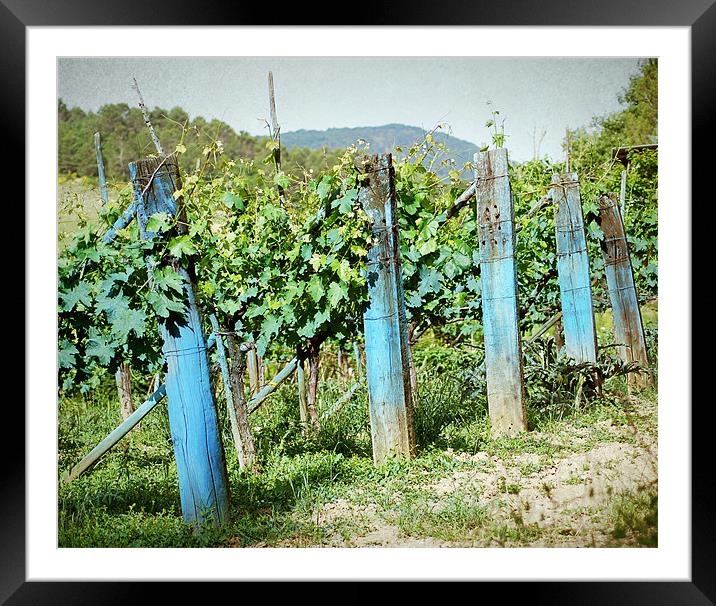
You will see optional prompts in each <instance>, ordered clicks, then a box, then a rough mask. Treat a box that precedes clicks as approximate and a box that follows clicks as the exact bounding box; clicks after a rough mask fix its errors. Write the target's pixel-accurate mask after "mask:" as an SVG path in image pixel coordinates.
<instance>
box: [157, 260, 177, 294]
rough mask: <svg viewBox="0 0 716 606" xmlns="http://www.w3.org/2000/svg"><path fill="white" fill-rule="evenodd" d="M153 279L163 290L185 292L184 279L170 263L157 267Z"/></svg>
mask: <svg viewBox="0 0 716 606" xmlns="http://www.w3.org/2000/svg"><path fill="white" fill-rule="evenodd" d="M153 279H154V284H155V285H156V286H158V287H159V288H160V289H161V290H173V291H175V292H176V293H178V294H183V292H184V279H183V278H182V276H181V275H179V274H178V273H177V272H176V271H174V269H173V268H172V267H169V266H168V265H165V266H164V267H159V268H157V269H155V270H154V273H153Z"/></svg>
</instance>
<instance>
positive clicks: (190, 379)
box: [129, 156, 228, 524]
mask: <svg viewBox="0 0 716 606" xmlns="http://www.w3.org/2000/svg"><path fill="white" fill-rule="evenodd" d="M129 174H130V176H131V178H132V183H133V186H134V191H135V203H136V205H137V219H138V223H139V230H140V234H141V237H142V239H147V238H148V237H150V235H151V234H148V233H147V231H146V225H147V221H148V220H149V218H150V217H151V216H152V215H153V214H155V213H158V212H164V213H168V214H169V215H171V216H175V215H176V214H177V213H181V209H180V208H179V207H178V204H177V201H176V200H175V199H174V196H173V193H174V191H176V190H179V189H181V181H180V178H179V168H178V166H177V162H176V158H175V157H173V156H169V157H168V158H166V159H164V160H160V159H159V158H149V159H147V160H140V161H138V162H133V163H131V164H130V165H129ZM173 266H174V268H175V270H176V271H177V273H178V274H179V275H181V276H182V279H183V280H184V285H185V286H184V289H185V296H186V312H185V315H184V317H183V318H181V319H179V321H177V322H162V323H160V325H159V332H160V335H161V337H162V341H163V345H162V353H163V354H164V358H165V360H166V362H167V374H166V390H167V399H168V411H169V425H170V429H171V435H172V442H173V444H174V455H175V459H176V464H177V472H178V477H179V495H180V498H181V506H182V512H183V515H184V521H185V522H186V523H195V522H204V521H205V520H207V521H212V522H213V523H215V524H220V523H223V522H224V521H226V519H227V516H228V488H227V478H226V463H225V459H224V451H223V447H222V444H221V437H220V433H219V424H218V419H217V413H216V404H215V402H214V396H213V392H212V388H211V378H210V374H209V360H208V356H207V346H206V341H205V339H204V332H203V328H202V323H201V318H200V316H199V310H198V308H197V305H196V301H195V299H194V288H193V285H192V281H191V278H190V277H189V274H188V272H187V271H186V270H185V269H183V268H182V267H180V266H179V264H178V263H176V262H173Z"/></svg>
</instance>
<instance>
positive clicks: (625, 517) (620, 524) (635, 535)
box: [610, 486, 659, 547]
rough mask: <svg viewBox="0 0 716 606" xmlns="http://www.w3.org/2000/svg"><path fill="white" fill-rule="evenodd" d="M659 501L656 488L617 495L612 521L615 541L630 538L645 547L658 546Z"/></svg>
mask: <svg viewBox="0 0 716 606" xmlns="http://www.w3.org/2000/svg"><path fill="white" fill-rule="evenodd" d="M658 512H659V499H658V495H657V491H656V487H655V486H645V487H643V489H642V490H639V491H637V492H633V493H625V494H620V495H617V496H616V498H615V500H614V503H613V504H612V507H611V515H610V520H611V523H612V525H613V528H612V531H611V533H612V537H613V538H614V539H617V540H619V539H626V538H630V539H632V540H634V541H635V542H636V543H637V544H638V545H642V546H644V547H657V546H658V518H659V513H658Z"/></svg>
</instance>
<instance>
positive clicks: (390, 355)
mask: <svg viewBox="0 0 716 606" xmlns="http://www.w3.org/2000/svg"><path fill="white" fill-rule="evenodd" d="M363 168H364V175H362V177H363V180H362V181H361V187H360V189H359V193H358V197H359V200H360V202H361V204H362V206H363V209H364V210H365V212H366V214H367V215H368V217H369V218H370V220H371V221H372V224H373V227H372V229H373V241H372V245H371V247H370V250H369V251H368V258H367V261H366V266H367V282H368V298H369V305H368V309H367V310H366V312H365V314H364V316H363V325H364V332H365V354H366V376H367V380H368V401H369V405H370V424H371V436H372V442H373V461H374V462H375V464H376V465H380V464H382V463H383V462H384V461H385V460H386V459H387V458H388V457H389V456H391V455H398V456H406V457H412V456H414V454H415V435H414V430H413V408H412V394H411V390H410V376H409V373H408V355H407V347H408V343H407V327H406V324H405V315H404V306H403V301H402V294H403V289H402V284H401V279H402V278H401V269H400V248H399V242H398V219H397V207H396V196H395V183H394V176H393V164H392V158H391V155H390V154H385V155H382V156H373V157H370V158H366V159H365V160H364V163H363Z"/></svg>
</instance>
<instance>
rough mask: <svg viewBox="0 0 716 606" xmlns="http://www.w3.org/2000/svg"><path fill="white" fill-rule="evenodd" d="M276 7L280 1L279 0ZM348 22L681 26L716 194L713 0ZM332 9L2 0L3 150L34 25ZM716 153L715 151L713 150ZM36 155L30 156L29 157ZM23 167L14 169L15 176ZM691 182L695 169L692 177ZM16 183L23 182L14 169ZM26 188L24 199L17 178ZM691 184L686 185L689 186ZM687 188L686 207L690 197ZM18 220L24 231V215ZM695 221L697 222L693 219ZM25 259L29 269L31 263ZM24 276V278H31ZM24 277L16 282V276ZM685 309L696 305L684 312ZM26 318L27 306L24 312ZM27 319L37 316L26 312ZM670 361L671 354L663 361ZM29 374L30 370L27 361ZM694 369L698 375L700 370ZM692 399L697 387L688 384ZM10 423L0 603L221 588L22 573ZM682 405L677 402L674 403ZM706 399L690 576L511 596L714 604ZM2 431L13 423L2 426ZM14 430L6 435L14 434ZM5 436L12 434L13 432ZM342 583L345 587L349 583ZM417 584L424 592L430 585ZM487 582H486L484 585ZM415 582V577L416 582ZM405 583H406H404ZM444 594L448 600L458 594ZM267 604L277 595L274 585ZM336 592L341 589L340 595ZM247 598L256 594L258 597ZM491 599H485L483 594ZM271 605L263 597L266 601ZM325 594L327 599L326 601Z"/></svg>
mask: <svg viewBox="0 0 716 606" xmlns="http://www.w3.org/2000/svg"><path fill="white" fill-rule="evenodd" d="M277 6H278V5H277ZM348 9H349V10H347V11H346V12H347V14H348V15H349V16H350V17H351V21H350V22H349V23H350V25H452V26H460V25H503V26H509V25H530V26H600V25H604V26H615V25H623V26H635V25H636V26H684V27H690V30H691V41H692V47H691V59H692V65H691V70H692V72H691V76H692V78H691V86H692V115H691V117H692V160H693V168H692V175H691V177H692V179H691V192H692V199H694V200H695V199H703V200H704V202H705V203H708V202H709V201H710V200H711V198H712V196H713V194H712V193H711V192H707V190H706V187H707V186H708V185H707V184H706V183H705V182H704V181H703V180H702V181H701V182H699V181H697V179H696V178H695V175H696V173H695V171H696V169H697V163H696V161H695V159H696V158H697V157H698V156H697V151H698V150H699V149H702V150H708V149H709V147H710V146H712V142H713V141H714V136H713V135H714V132H713V119H712V118H711V114H712V112H713V107H714V101H715V100H716V95H715V94H714V93H715V92H716V76H715V75H714V69H713V66H714V62H713V59H714V57H716V35H715V34H716V8H715V7H714V6H713V0H680V1H679V2H675V1H674V0H642V1H641V2H635V1H628V0H620V1H614V0H591V1H590V2H575V1H574V0H543V1H541V2H536V1H534V0H519V1H513V2H496V1H494V0H493V1H492V2H487V1H486V0H474V1H472V2H469V3H468V2H455V1H454V0H451V1H448V2H440V3H434V2H426V1H425V0H420V1H418V0H397V1H393V2H390V3H387V2H384V3H376V4H375V5H373V4H360V5H353V7H352V8H351V7H348ZM338 14H340V12H339V10H338V9H337V8H336V5H329V4H327V3H326V4H323V3H315V2H313V3H311V4H310V7H309V6H307V5H305V4H303V5H301V4H297V3H296V4H286V5H283V6H282V7H281V9H280V10H278V9H277V10H276V14H275V15H273V14H271V11H270V10H267V8H266V6H265V5H258V4H254V5H253V6H246V5H244V4H243V3H237V4H230V3H226V2H221V3H219V2H216V3H213V4H209V3H207V2H196V3H193V4H189V3H182V2H177V1H176V0H175V1H173V2H169V1H167V0H151V2H149V1H148V0H141V1H140V0H123V1H121V2H119V1H115V2H108V1H106V0H105V1H100V0H74V1H72V0H54V1H42V0H0V48H1V49H2V53H0V62H2V64H3V70H2V85H3V89H4V90H3V91H2V93H1V94H0V104H1V105H2V112H1V113H0V116H1V118H0V119H2V123H3V135H4V146H5V147H6V149H11V150H12V151H13V154H14V156H15V157H16V158H17V157H23V158H25V155H24V153H23V152H24V150H25V131H24V125H25V117H26V116H25V102H26V98H25V91H26V88H25V37H26V28H27V27H30V26H80V25H88V26H93V25H148V26H158V25H187V26H191V25H289V24H290V25H341V24H340V23H338V22H336V21H335V19H336V18H337V15H338ZM706 157H707V158H710V155H707V156H706ZM30 160H31V159H30ZM15 172H18V171H17V170H16V169H14V170H13V173H15ZM685 180H686V181H688V177H687V176H685ZM14 181H15V182H18V183H24V180H23V179H20V178H19V177H16V178H15V179H14ZM20 190H21V191H20V195H21V196H24V188H23V186H21V188H20ZM684 191H685V192H688V187H686V184H685V188H684ZM687 196H688V194H685V200H682V201H680V202H679V203H680V204H685V205H688V204H691V202H690V200H688V197H687ZM22 224H23V225H24V228H25V229H26V230H27V229H28V228H29V227H30V226H29V225H27V224H26V218H25V216H24V213H23V217H22ZM692 225H693V223H692ZM23 267H24V266H23ZM24 278H25V280H27V278H28V276H27V275H26V274H25V276H24ZM18 282H19V281H16V282H15V284H17V283H18ZM687 313H688V312H687ZM23 314H24V312H23ZM24 321H25V326H27V322H28V321H31V318H28V317H27V316H26V315H24ZM665 362H666V363H667V364H668V360H661V363H662V364H664V363H665ZM25 371H26V372H27V368H26V369H25ZM692 376H693V374H692ZM684 389H685V391H686V393H687V394H688V398H687V399H688V401H689V404H691V400H692V393H691V385H686V386H684ZM6 403H7V406H6V407H5V410H4V425H5V427H6V428H11V430H10V431H11V432H12V433H14V434H16V435H20V436H22V437H21V438H20V444H19V445H18V444H17V443H15V444H12V443H11V442H9V441H6V440H0V449H2V450H3V454H4V457H3V458H2V459H1V460H3V461H4V462H5V466H4V468H3V471H2V479H1V480H0V486H1V491H2V494H1V495H0V527H1V531H0V602H2V603H7V604H12V605H15V604H33V605H36V604H105V603H119V602H122V603H128V602H129V601H130V600H141V601H142V602H144V601H145V600H146V601H148V600H147V598H148V596H149V595H150V593H149V589H150V588H149V587H148V586H147V585H154V588H155V590H156V591H157V593H159V592H161V596H162V597H161V599H162V600H163V601H165V602H166V601H169V600H174V599H176V598H177V597H178V598H179V599H180V602H190V601H192V600H194V599H201V600H202V601H206V600H207V599H209V598H210V596H209V594H210V593H211V589H212V588H213V586H215V584H209V587H207V586H206V585H207V584H203V583H201V584H199V583H135V582H110V583H101V582H27V581H26V577H25V557H26V550H25V461H24V452H25V449H24V448H23V445H24V431H22V432H21V431H20V430H19V428H20V427H23V428H24V427H25V414H24V411H23V410H22V409H21V408H20V407H19V406H17V405H16V401H13V402H11V401H10V399H9V398H8V399H6ZM674 404H676V403H674ZM701 404H703V406H696V407H693V408H692V410H691V419H692V481H691V485H692V495H691V499H692V536H691V541H692V543H691V544H692V556H691V566H692V570H691V580H690V582H687V581H684V582H673V581H655V582H600V581H588V582H587V581H585V582H579V581H576V582H551V581H550V582H521V583H511V587H510V589H509V595H510V598H511V599H510V600H509V601H514V602H517V601H518V600H520V598H523V599H525V600H526V601H527V603H530V604H535V603H538V604H542V603H545V604H575V605H576V604H584V605H590V604H610V605H614V606H616V605H619V604H629V605H630V606H631V605H634V604H695V605H700V604H704V605H706V604H716V523H715V522H714V519H715V518H716V516H714V515H713V514H712V509H713V507H712V506H711V500H710V499H711V494H712V493H713V488H714V484H715V483H716V482H715V481H714V473H713V471H712V469H711V460H712V457H711V456H710V455H711V453H710V452H709V451H707V448H708V446H709V445H710V443H711V441H710V440H709V439H708V436H707V435H706V432H707V431H709V429H710V428H711V425H710V424H709V423H708V419H707V416H708V411H709V409H710V408H711V406H712V404H711V402H710V399H709V398H707V399H706V400H703V401H702V402H701ZM6 432H8V430H7V429H6ZM8 433H9V432H8ZM6 435H7V433H6ZM293 585H294V584H292V583H291V584H289V583H283V584H282V586H283V587H282V588H281V589H283V590H287V591H290V592H293V593H294V596H295V597H294V599H298V596H299V595H300V593H299V592H298V590H297V589H296V588H295V587H293ZM342 585H344V584H342ZM351 585H353V586H354V587H353V588H351V590H350V591H348V590H347V589H346V588H345V587H337V588H331V589H330V590H328V591H325V590H323V589H321V591H320V592H319V593H320V595H317V594H316V593H314V592H311V598H312V601H316V600H321V595H324V596H333V598H332V599H331V602H335V601H337V597H336V596H337V595H338V594H340V596H341V597H340V601H342V602H344V601H346V599H350V600H351V601H353V602H358V601H360V602H363V603H365V602H366V601H368V600H371V601H374V600H375V599H376V593H375V588H374V587H372V586H371V585H372V584H371V583H368V582H365V583H360V582H358V583H351ZM420 585H422V584H417V589H418V591H420V594H421V595H422V596H423V597H427V595H428V594H427V593H425V589H426V588H425V587H424V586H423V587H421V586H420ZM482 585H485V586H484V587H480V588H476V589H474V590H473V591H475V592H476V593H475V595H473V596H471V597H470V598H469V599H484V598H485V597H487V596H486V595H485V590H487V589H490V590H494V589H497V591H499V592H500V593H501V594H503V595H505V588H500V587H497V585H498V583H483V584H482ZM488 585H489V587H488ZM414 586H415V585H414ZM238 591H240V592H241V593H240V594H237V597H239V595H240V596H243V597H242V598H241V599H253V596H251V594H248V595H247V594H246V593H245V590H244V589H238ZM401 591H402V590H401ZM442 591H443V593H444V597H447V598H448V599H458V598H452V597H450V596H453V595H454V594H453V593H452V591H450V592H449V593H445V590H444V589H443V590H442ZM270 592H271V595H272V596H273V597H272V598H271V601H274V599H275V598H276V596H277V595H278V594H277V593H275V589H274V588H272V589H271V590H270ZM337 592H338V593H337ZM250 596H251V597H250ZM483 596H484V597H483ZM261 599H262V601H264V598H261ZM324 599H325V598H324Z"/></svg>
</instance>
